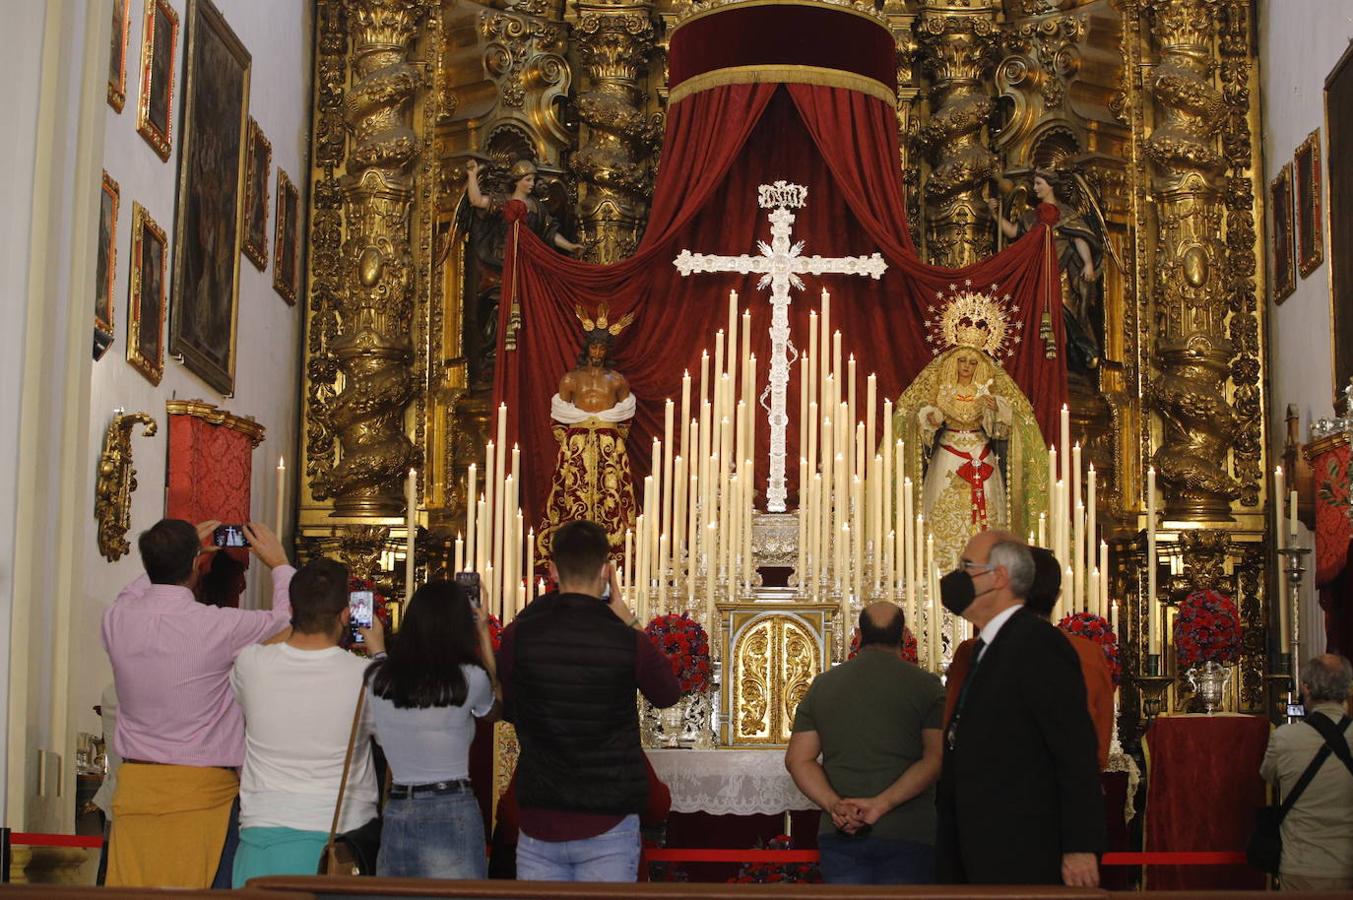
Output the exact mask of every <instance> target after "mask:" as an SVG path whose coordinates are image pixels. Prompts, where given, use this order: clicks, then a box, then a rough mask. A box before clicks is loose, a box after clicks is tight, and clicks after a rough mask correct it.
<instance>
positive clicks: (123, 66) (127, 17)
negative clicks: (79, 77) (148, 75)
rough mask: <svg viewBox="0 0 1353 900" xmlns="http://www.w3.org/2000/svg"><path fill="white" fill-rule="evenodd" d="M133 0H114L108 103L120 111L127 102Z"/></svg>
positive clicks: (109, 58) (109, 56)
mask: <svg viewBox="0 0 1353 900" xmlns="http://www.w3.org/2000/svg"><path fill="white" fill-rule="evenodd" d="M131 17H132V0H113V37H112V40H113V50H112V52H111V53H110V54H109V55H108V105H109V106H111V107H112V108H113V109H115V110H117V111H118V112H122V106H123V104H125V103H126V102H127V34H128V32H129V31H130V30H131V28H130V26H131Z"/></svg>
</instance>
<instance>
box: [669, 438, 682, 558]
mask: <svg viewBox="0 0 1353 900" xmlns="http://www.w3.org/2000/svg"><path fill="white" fill-rule="evenodd" d="M672 494H673V500H672V531H671V537H672V542H671V545H670V547H669V550H670V551H671V554H672V577H673V578H675V577H676V575H677V572H678V571H679V570H680V568H681V558H682V550H683V548H684V547H685V544H686V540H685V539H686V457H684V456H678V457H677V458H676V459H674V460H672Z"/></svg>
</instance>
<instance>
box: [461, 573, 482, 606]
mask: <svg viewBox="0 0 1353 900" xmlns="http://www.w3.org/2000/svg"><path fill="white" fill-rule="evenodd" d="M456 584H458V585H460V586H461V587H463V588H465V593H466V594H467V595H469V600H470V605H471V606H473V607H474V608H475V609H479V573H478V572H457V573H456Z"/></svg>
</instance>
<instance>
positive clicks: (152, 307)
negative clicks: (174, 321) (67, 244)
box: [127, 202, 169, 384]
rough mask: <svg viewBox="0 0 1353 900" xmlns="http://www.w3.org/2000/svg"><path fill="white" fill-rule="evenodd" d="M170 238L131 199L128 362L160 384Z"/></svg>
mask: <svg viewBox="0 0 1353 900" xmlns="http://www.w3.org/2000/svg"><path fill="white" fill-rule="evenodd" d="M168 258H169V241H168V239H167V238H166V237H165V234H164V229H163V228H161V227H160V226H159V225H156V224H155V220H154V219H152V218H151V217H150V214H149V213H147V212H146V210H145V207H143V206H142V205H141V204H139V203H135V202H133V203H132V268H131V277H130V279H129V288H128V295H127V362H129V363H131V365H132V368H134V369H136V371H138V372H140V373H141V374H142V375H144V376H146V380H147V381H149V382H150V383H151V384H159V383H160V378H161V377H163V375H164V289H165V263H166V261H167V260H168Z"/></svg>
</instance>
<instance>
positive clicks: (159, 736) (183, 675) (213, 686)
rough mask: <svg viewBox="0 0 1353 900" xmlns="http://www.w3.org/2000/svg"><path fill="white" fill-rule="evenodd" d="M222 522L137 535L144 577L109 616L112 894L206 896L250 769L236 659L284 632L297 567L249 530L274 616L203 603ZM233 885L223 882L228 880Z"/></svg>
mask: <svg viewBox="0 0 1353 900" xmlns="http://www.w3.org/2000/svg"><path fill="white" fill-rule="evenodd" d="M219 524H220V523H219V522H214V521H213V522H203V523H201V524H199V525H197V526H196V527H194V526H193V525H191V524H190V523H188V522H184V521H182V520H180V519H163V520H161V521H159V522H157V523H156V524H155V525H153V526H151V527H150V528H149V529H147V530H146V531H144V532H142V533H141V536H140V537H139V538H138V540H137V546H138V548H139V550H140V552H141V561H142V563H143V564H144V565H145V569H146V571H145V574H144V575H142V576H141V577H139V578H137V579H136V580H135V581H133V582H132V583H131V584H130V585H128V586H127V587H126V588H125V589H123V591H122V593H121V594H119V595H118V598H117V600H115V601H114V602H113V605H112V606H111V607H109V609H108V610H107V611H106V612H105V613H104V616H103V646H104V648H105V649H106V650H107V651H108V658H109V660H110V661H111V662H112V665H113V680H114V682H115V684H116V685H117V695H118V699H119V701H120V706H119V708H118V717H117V731H116V734H115V736H114V738H113V747H114V749H115V750H116V751H117V752H118V753H119V754H121V756H122V758H123V764H122V768H121V769H120V770H119V771H118V783H117V790H116V792H115V793H114V795H113V827H112V831H111V833H110V835H109V846H108V879H107V884H108V885H109V886H110V887H189V888H206V887H210V886H211V884H212V882H213V879H214V878H215V876H216V874H217V871H218V870H219V869H220V868H222V862H223V856H224V857H229V856H230V855H231V854H230V851H231V850H232V849H233V848H232V847H231V845H230V844H229V841H228V840H227V836H228V834H229V831H230V826H231V819H232V815H231V809H232V806H233V804H234V801H235V798H236V796H237V794H238V793H239V777H238V776H237V775H236V771H235V770H236V769H238V768H239V766H240V765H241V764H242V763H243V762H244V716H243V714H242V713H241V711H240V708H239V705H238V704H236V702H235V697H234V695H233V694H232V693H231V690H230V670H231V667H232V666H233V665H234V663H235V656H236V655H237V654H238V653H239V652H240V651H241V650H243V649H244V648H245V647H248V646H249V645H250V644H256V643H258V642H259V641H262V640H265V639H267V638H269V637H272V636H274V635H276V634H278V633H279V632H281V631H283V630H284V629H285V628H286V627H287V622H288V621H289V620H290V618H291V600H290V598H289V597H288V593H287V591H288V587H289V586H290V584H291V576H292V574H293V573H294V572H295V570H294V569H293V568H292V567H291V566H290V565H288V564H287V556H286V552H285V551H284V550H283V549H282V545H281V543H280V542H279V541H278V540H277V538H276V536H275V535H273V533H272V532H271V531H270V530H269V529H268V527H267V526H266V525H262V524H259V523H257V522H252V523H250V524H248V525H245V526H244V529H243V530H244V533H245V536H246V537H247V538H248V539H249V544H250V549H251V551H252V552H253V554H254V555H255V556H257V557H258V558H259V561H260V562H262V563H263V564H264V565H266V566H267V567H268V568H270V569H272V579H273V594H272V609H266V610H265V609H251V610H246V609H231V608H220V607H214V606H204V605H203V604H201V603H198V602H197V600H196V598H195V597H194V595H193V589H194V587H196V585H197V582H198V577H199V573H200V571H201V570H200V569H199V567H198V565H197V558H198V556H199V555H201V554H203V553H210V552H214V551H215V549H216V548H215V547H204V546H203V541H205V540H207V539H208V538H209V537H210V536H211V535H212V533H213V532H214V531H215V530H216V526H217V525H219ZM227 883H228V882H227Z"/></svg>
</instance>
